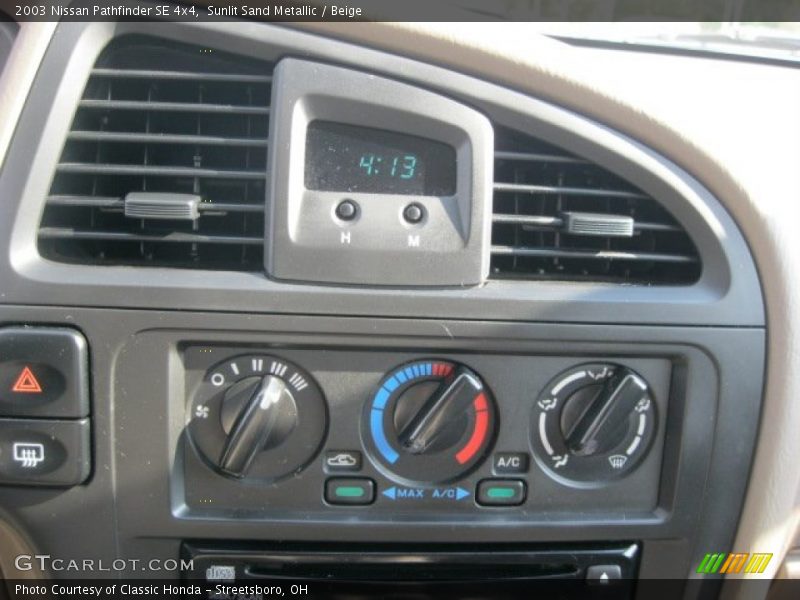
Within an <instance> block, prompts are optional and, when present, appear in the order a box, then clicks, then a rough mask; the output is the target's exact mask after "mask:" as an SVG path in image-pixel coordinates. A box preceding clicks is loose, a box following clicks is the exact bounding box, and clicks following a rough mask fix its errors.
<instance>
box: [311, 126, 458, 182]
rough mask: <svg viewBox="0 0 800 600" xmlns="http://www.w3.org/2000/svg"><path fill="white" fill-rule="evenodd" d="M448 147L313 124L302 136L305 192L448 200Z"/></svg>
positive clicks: (452, 168)
mask: <svg viewBox="0 0 800 600" xmlns="http://www.w3.org/2000/svg"><path fill="white" fill-rule="evenodd" d="M455 182H456V153H455V150H454V149H453V147H452V146H449V145H447V144H443V143H442V142H437V141H434V140H429V139H426V138H423V137H418V136H413V135H407V134H404V133H396V132H393V131H387V130H384V129H376V128H371V127H361V126H358V125H345V124H342V123H333V122H329V121H313V122H312V123H310V124H309V126H308V133H307V136H306V160H305V186H306V188H307V189H309V190H319V191H331V192H350V193H353V192H363V193H371V194H408V195H415V196H452V195H453V194H455V187H456V185H455Z"/></svg>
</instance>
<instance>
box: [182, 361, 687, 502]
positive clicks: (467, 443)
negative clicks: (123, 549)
mask: <svg viewBox="0 0 800 600" xmlns="http://www.w3.org/2000/svg"><path fill="white" fill-rule="evenodd" d="M183 356H184V363H185V367H186V384H187V385H186V392H187V396H188V397H187V400H186V405H185V406H186V409H185V428H184V435H183V436H182V437H183V441H184V444H183V446H182V451H183V464H184V469H183V473H182V477H183V480H182V482H181V483H182V485H181V486H179V487H178V489H180V490H182V492H183V494H184V497H183V498H180V500H181V502H182V503H184V504H185V506H186V507H187V508H188V510H190V511H193V512H194V513H197V514H198V515H209V516H212V515H213V516H233V517H237V518H241V517H243V516H251V515H252V516H254V517H257V516H267V515H270V516H280V515H281V514H283V515H290V514H297V513H296V511H298V510H301V511H302V514H304V515H307V516H313V514H314V513H315V512H319V513H320V514H322V513H325V514H331V513H332V514H345V513H346V512H347V511H357V513H358V514H361V515H364V516H365V517H366V516H369V518H379V517H380V516H381V515H386V516H389V515H390V514H391V515H397V514H398V513H399V514H413V515H414V516H424V515H432V516H437V515H441V514H442V513H447V514H453V513H464V512H475V513H477V514H482V515H487V516H489V517H491V515H492V514H495V512H496V511H498V510H505V511H515V510H516V511H524V512H525V513H526V514H528V515H531V518H535V516H536V515H537V514H539V512H537V511H540V513H541V515H543V516H544V515H546V514H550V515H552V513H554V512H556V513H557V512H564V511H565V510H570V509H579V510H580V511H581V513H582V514H584V515H588V516H591V515H592V514H593V513H608V512H609V511H612V512H613V511H619V510H624V511H625V512H626V513H627V514H632V513H635V512H636V511H641V514H646V513H647V511H652V510H654V509H655V507H656V503H657V494H658V479H659V472H660V467H661V455H662V451H663V438H664V419H663V415H666V414H667V411H666V408H667V404H668V401H669V394H670V393H671V390H670V385H669V382H670V377H671V370H672V365H671V363H670V361H669V359H667V358H661V357H613V356H609V357H597V356H592V357H585V356H579V357H578V356H535V355H531V356H525V355H509V356H504V355H494V354H489V355H476V354H451V353H442V354H436V353H433V354H428V353H426V354H423V355H417V356H415V355H414V354H413V353H406V352H404V353H398V352H391V351H385V352H383V351H363V352H359V351H353V350H332V349H324V350H323V349H307V348H292V347H284V348H269V349H265V350H262V349H255V350H254V349H252V348H231V347H214V346H208V347H205V346H197V345H191V346H187V347H186V348H184V349H183ZM673 393H674V391H673ZM336 511H338V513H337V512H336Z"/></svg>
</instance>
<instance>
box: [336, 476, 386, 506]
mask: <svg viewBox="0 0 800 600" xmlns="http://www.w3.org/2000/svg"><path fill="white" fill-rule="evenodd" d="M374 501H375V482H374V481H372V480H371V479H366V478H363V477H332V478H331V479H328V480H327V481H326V482H325V502H327V503H328V504H343V505H351V506H353V505H364V504H372V503H373V502H374Z"/></svg>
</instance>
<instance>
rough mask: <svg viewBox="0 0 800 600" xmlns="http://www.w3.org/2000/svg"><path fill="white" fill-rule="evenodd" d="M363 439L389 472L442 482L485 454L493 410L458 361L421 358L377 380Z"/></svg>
mask: <svg viewBox="0 0 800 600" xmlns="http://www.w3.org/2000/svg"><path fill="white" fill-rule="evenodd" d="M364 429H365V431H364V438H365V439H366V440H367V441H368V445H369V446H371V453H372V455H373V456H375V458H376V459H377V460H378V462H379V463H380V464H381V465H382V466H383V467H385V469H386V470H387V471H389V473H390V474H391V475H394V476H395V477H396V478H399V479H400V480H402V481H406V482H413V483H447V482H450V481H454V480H456V479H458V478H459V477H461V476H462V475H464V474H466V473H467V472H468V471H469V470H470V469H472V468H473V467H474V466H475V465H477V464H478V463H479V462H480V461H481V460H482V459H483V458H484V457H485V456H486V452H487V451H488V448H489V446H490V444H491V442H492V438H493V437H494V429H495V409H494V403H493V402H492V399H491V395H490V393H489V391H488V390H487V389H486V386H485V385H484V383H483V381H482V380H481V378H480V377H479V376H478V375H477V374H476V373H475V372H474V371H472V370H470V369H468V368H467V367H465V366H464V365H460V364H457V363H453V362H450V361H442V360H422V361H417V362H413V363H410V364H406V365H403V366H401V367H399V368H397V369H395V370H394V371H392V372H391V373H389V374H388V375H387V376H386V377H384V379H383V381H381V384H380V386H379V387H378V391H377V392H376V393H375V395H374V397H373V398H372V399H371V401H370V402H369V404H368V405H367V407H366V409H365V418H364Z"/></svg>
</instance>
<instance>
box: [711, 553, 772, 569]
mask: <svg viewBox="0 0 800 600" xmlns="http://www.w3.org/2000/svg"><path fill="white" fill-rule="evenodd" d="M748 557H749V560H748ZM770 560H772V554H771V553H755V554H749V553H747V552H731V553H725V552H721V553H713V554H712V553H709V554H706V555H705V557H703V560H702V561H701V562H700V566H699V567H697V572H698V573H705V574H707V575H713V574H714V573H720V574H722V573H741V572H742V570H744V572H745V573H763V572H764V571H765V570H766V568H767V565H769V562H770Z"/></svg>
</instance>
